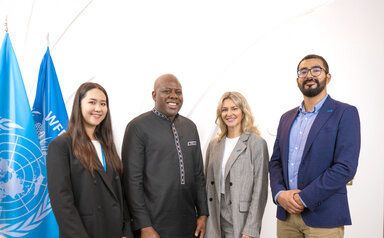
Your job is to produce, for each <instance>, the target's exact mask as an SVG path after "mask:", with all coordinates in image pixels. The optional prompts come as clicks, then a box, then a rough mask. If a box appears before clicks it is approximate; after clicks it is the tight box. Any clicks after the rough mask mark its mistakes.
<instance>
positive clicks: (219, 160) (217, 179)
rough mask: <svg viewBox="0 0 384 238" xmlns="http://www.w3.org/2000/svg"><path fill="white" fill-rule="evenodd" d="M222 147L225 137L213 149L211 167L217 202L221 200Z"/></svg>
mask: <svg viewBox="0 0 384 238" xmlns="http://www.w3.org/2000/svg"><path fill="white" fill-rule="evenodd" d="M224 147H225V137H223V138H222V139H221V140H220V141H219V142H218V143H217V147H216V148H215V150H216V152H217V156H216V159H215V161H214V165H213V174H214V178H215V188H216V194H217V195H218V200H219V201H220V199H221V183H220V181H221V180H220V178H221V164H222V162H223V155H224Z"/></svg>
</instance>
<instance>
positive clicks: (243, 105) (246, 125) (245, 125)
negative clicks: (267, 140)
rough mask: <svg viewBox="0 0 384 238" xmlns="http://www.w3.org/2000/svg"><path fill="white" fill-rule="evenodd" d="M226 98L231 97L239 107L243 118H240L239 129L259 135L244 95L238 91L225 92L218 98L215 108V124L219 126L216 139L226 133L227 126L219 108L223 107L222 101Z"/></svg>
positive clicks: (219, 138)
mask: <svg viewBox="0 0 384 238" xmlns="http://www.w3.org/2000/svg"><path fill="white" fill-rule="evenodd" d="M226 99H231V100H232V101H233V102H234V103H235V104H236V106H238V107H239V108H240V110H241V111H242V113H243V118H242V119H241V130H242V132H243V133H245V134H250V133H252V132H255V133H256V134H258V135H260V132H259V129H257V127H256V126H255V125H254V121H255V119H254V117H253V115H252V112H251V108H250V107H249V104H248V102H247V100H246V99H245V97H244V96H243V95H242V94H241V93H239V92H225V93H224V94H223V96H222V97H221V98H220V101H219V104H218V105H217V109H216V121H215V122H216V125H218V126H219V127H220V132H219V133H218V137H217V140H218V141H220V140H221V139H222V138H223V137H224V136H225V135H227V132H228V128H227V125H226V124H225V122H224V121H223V118H221V110H222V107H223V102H224V100H226Z"/></svg>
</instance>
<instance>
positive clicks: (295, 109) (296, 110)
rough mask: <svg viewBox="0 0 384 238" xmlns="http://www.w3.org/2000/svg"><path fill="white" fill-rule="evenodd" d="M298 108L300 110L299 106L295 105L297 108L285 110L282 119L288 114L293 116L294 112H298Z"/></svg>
mask: <svg viewBox="0 0 384 238" xmlns="http://www.w3.org/2000/svg"><path fill="white" fill-rule="evenodd" d="M298 110H299V107H295V108H292V109H290V110H288V111H286V112H284V113H283V115H281V119H284V118H286V117H288V116H291V115H292V114H297V112H298Z"/></svg>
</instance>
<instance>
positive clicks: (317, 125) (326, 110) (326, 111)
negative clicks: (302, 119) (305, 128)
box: [302, 96, 335, 159]
mask: <svg viewBox="0 0 384 238" xmlns="http://www.w3.org/2000/svg"><path fill="white" fill-rule="evenodd" d="M334 110H335V101H334V100H333V99H332V98H331V97H330V96H328V98H327V99H326V100H325V102H324V104H323V106H322V107H321V109H320V111H319V114H318V115H317V116H316V119H315V121H314V122H313V124H312V127H311V130H310V131H309V134H308V138H307V141H306V143H305V147H304V151H303V156H302V158H303V159H304V158H305V156H306V154H307V153H308V151H309V148H311V145H312V143H313V141H314V140H315V138H316V136H317V134H318V133H319V130H320V129H321V128H322V127H323V125H324V124H325V123H326V122H327V121H328V119H329V117H330V116H331V115H332V114H333V112H334Z"/></svg>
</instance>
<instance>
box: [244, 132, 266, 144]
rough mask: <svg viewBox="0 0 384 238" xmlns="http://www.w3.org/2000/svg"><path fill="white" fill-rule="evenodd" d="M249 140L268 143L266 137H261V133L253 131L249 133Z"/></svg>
mask: <svg viewBox="0 0 384 238" xmlns="http://www.w3.org/2000/svg"><path fill="white" fill-rule="evenodd" d="M248 140H249V141H250V142H251V143H257V144H267V143H266V141H265V139H264V138H263V137H261V135H259V134H257V133H256V132H251V133H250V134H249V138H248Z"/></svg>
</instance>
